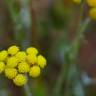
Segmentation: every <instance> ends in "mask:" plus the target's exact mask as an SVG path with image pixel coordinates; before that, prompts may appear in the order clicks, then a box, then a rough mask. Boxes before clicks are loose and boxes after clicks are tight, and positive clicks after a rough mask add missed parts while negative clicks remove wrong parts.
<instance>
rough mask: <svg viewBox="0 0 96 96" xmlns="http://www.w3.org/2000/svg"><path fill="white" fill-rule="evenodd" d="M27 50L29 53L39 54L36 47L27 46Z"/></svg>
mask: <svg viewBox="0 0 96 96" xmlns="http://www.w3.org/2000/svg"><path fill="white" fill-rule="evenodd" d="M26 52H27V54H32V55H34V54H35V55H37V54H38V50H37V49H36V48H34V47H29V48H27V49H26Z"/></svg>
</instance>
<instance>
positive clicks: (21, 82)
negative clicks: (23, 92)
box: [13, 74, 27, 86]
mask: <svg viewBox="0 0 96 96" xmlns="http://www.w3.org/2000/svg"><path fill="white" fill-rule="evenodd" d="M13 82H14V84H15V85H17V86H23V85H25V84H26V83H27V78H26V76H25V75H23V74H18V75H17V76H16V77H15V78H14V79H13Z"/></svg>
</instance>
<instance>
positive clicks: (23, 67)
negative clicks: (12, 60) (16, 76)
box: [18, 62, 30, 73]
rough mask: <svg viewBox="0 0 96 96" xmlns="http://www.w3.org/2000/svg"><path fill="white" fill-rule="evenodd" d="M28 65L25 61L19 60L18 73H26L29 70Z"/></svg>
mask: <svg viewBox="0 0 96 96" xmlns="http://www.w3.org/2000/svg"><path fill="white" fill-rule="evenodd" d="M29 69H30V66H29V64H28V63H27V62H21V63H19V64H18V71H19V72H20V73H27V72H29Z"/></svg>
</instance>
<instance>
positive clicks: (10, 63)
mask: <svg viewBox="0 0 96 96" xmlns="http://www.w3.org/2000/svg"><path fill="white" fill-rule="evenodd" d="M17 64H18V59H17V58H16V57H15V56H13V57H9V58H8V59H7V67H10V68H13V67H16V66H17Z"/></svg>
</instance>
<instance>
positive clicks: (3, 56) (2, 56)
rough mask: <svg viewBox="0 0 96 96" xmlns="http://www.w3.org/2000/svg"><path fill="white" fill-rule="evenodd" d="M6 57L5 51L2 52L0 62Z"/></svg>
mask: <svg viewBox="0 0 96 96" xmlns="http://www.w3.org/2000/svg"><path fill="white" fill-rule="evenodd" d="M7 56H8V53H7V51H5V50H3V51H1V52H0V61H4V60H5V59H6V58H7Z"/></svg>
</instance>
